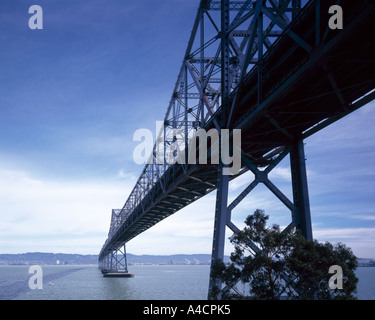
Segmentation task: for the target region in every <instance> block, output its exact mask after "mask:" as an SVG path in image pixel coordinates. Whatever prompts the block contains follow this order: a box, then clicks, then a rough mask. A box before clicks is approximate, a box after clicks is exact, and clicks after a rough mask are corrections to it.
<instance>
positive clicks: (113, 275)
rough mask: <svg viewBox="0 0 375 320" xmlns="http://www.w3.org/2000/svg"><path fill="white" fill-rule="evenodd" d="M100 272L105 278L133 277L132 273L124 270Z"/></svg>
mask: <svg viewBox="0 0 375 320" xmlns="http://www.w3.org/2000/svg"><path fill="white" fill-rule="evenodd" d="M102 273H103V277H105V278H134V273H129V272H125V271H107V272H102Z"/></svg>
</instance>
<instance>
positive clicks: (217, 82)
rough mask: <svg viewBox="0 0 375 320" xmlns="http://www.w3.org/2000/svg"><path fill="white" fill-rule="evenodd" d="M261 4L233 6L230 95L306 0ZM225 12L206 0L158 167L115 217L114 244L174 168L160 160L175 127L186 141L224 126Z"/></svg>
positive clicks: (161, 142) (160, 147)
mask: <svg viewBox="0 0 375 320" xmlns="http://www.w3.org/2000/svg"><path fill="white" fill-rule="evenodd" d="M259 3H261V2H259V1H251V0H248V1H233V2H230V8H229V11H230V12H232V13H233V14H232V17H233V19H232V21H231V23H230V25H229V32H228V34H229V37H228V38H229V44H230V50H229V51H230V52H229V57H228V60H229V81H228V83H227V88H225V90H227V92H229V93H232V92H233V91H234V89H235V88H236V87H237V86H238V84H239V83H240V81H241V79H242V78H243V77H244V75H245V74H246V72H247V71H248V70H250V69H251V68H253V67H254V66H256V65H257V62H258V56H259V48H261V50H260V55H262V54H263V52H264V51H266V50H267V48H269V47H270V46H271V45H272V43H273V42H274V41H275V39H276V38H277V37H278V36H279V35H280V34H281V33H282V32H283V30H284V29H286V28H287V26H288V25H289V23H290V21H291V20H292V18H293V15H295V14H297V13H298V11H299V10H300V7H301V3H300V1H291V0H289V1H275V0H270V1H265V3H264V4H265V5H263V4H262V6H259ZM257 4H258V5H257ZM261 8H263V10H267V11H266V12H267V15H268V16H269V19H264V20H263V21H262V26H260V22H259V13H260V9H261ZM220 12H221V2H220V1H202V2H201V4H200V8H199V12H198V15H197V17H196V20H195V23H194V27H193V31H192V35H191V38H190V41H189V43H188V47H187V50H186V53H185V58H184V62H183V64H182V66H181V69H180V72H179V75H178V78H177V82H176V85H175V88H174V90H173V94H172V98H171V101H170V103H169V106H168V110H167V113H166V116H165V119H164V132H163V133H161V134H160V136H162V134H163V135H164V139H163V138H161V139H158V141H157V143H156V145H155V152H154V156H153V160H152V164H148V165H146V167H145V168H144V170H143V172H142V174H141V176H140V178H139V179H138V181H137V183H136V185H135V187H134V189H133V191H132V192H131V194H130V196H129V198H128V200H127V201H126V203H125V205H124V206H123V208H122V210H121V212H117V214H112V222H111V228H110V232H109V235H108V240H110V239H111V237H112V236H113V235H114V234H115V233H116V231H117V229H118V228H119V227H120V226H121V224H122V223H123V222H124V221H125V220H126V219H127V218H128V216H129V215H130V214H131V213H132V212H133V211H134V209H135V208H136V207H137V206H138V205H140V204H141V202H142V200H143V198H144V196H145V195H146V194H147V193H148V192H149V191H150V190H151V189H152V188H153V186H154V185H155V184H156V183H158V181H160V178H161V177H162V176H163V174H164V173H165V172H166V171H167V170H168V168H169V167H170V164H168V161H167V159H161V160H162V161H160V152H159V153H158V154H159V159H158V157H157V155H156V150H168V145H169V144H172V143H174V142H175V139H176V137H175V136H173V130H174V129H178V130H182V131H183V132H184V136H185V137H190V136H191V131H192V129H194V130H197V129H200V128H205V126H206V124H207V123H208V122H209V121H214V122H216V124H215V126H216V127H217V128H218V129H219V128H221V126H220V125H219V124H218V123H217V120H216V119H215V117H213V115H214V114H215V112H216V111H217V110H218V109H219V107H220V106H221V104H222V86H221V73H222V57H221V22H220V19H221V16H220ZM258 28H261V29H258ZM259 30H262V32H259ZM260 39H261V41H259V40H260ZM261 43H262V45H261ZM160 136H159V138H160ZM188 142H189V141H188V140H186V141H184V143H183V145H181V146H180V152H184V150H186V149H187V148H186V145H187V144H188ZM164 156H165V157H168V155H164ZM158 162H164V163H163V164H158ZM185 169H186V168H185Z"/></svg>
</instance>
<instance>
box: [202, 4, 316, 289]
mask: <svg viewBox="0 0 375 320" xmlns="http://www.w3.org/2000/svg"><path fill="white" fill-rule="evenodd" d="M250 3H251V6H250V7H247V10H248V11H247V12H246V14H247V15H248V16H251V18H250V20H251V22H250V24H249V29H248V39H247V49H246V53H244V54H243V55H242V56H235V55H233V49H232V48H231V45H232V47H235V46H234V45H233V43H231V42H230V39H233V34H234V33H233V23H234V22H235V21H237V20H241V19H242V17H241V16H239V15H240V14H244V11H246V10H244V8H246V4H250ZM266 3H267V1H262V0H258V1H244V2H243V3H242V5H243V7H242V9H243V10H244V11H242V12H241V10H240V13H239V14H238V15H237V16H236V17H235V18H234V20H233V22H232V21H231V19H230V12H231V11H232V10H233V9H234V8H233V2H232V1H229V0H221V3H220V5H221V88H222V89H221V95H222V96H221V101H222V109H223V112H222V114H223V116H222V118H221V121H220V129H230V130H233V129H236V128H235V127H233V122H232V115H233V112H234V109H235V108H236V106H237V102H238V101H237V97H238V96H239V94H240V91H241V81H242V80H243V77H244V75H245V74H246V72H247V70H248V68H249V65H250V64H252V65H253V66H254V67H255V68H256V69H257V74H258V81H257V84H256V86H257V88H256V90H257V93H258V105H260V104H261V103H262V101H263V92H262V91H263V88H262V84H263V72H262V63H263V55H264V51H265V50H266V48H268V47H269V46H270V44H271V41H270V38H271V35H273V36H275V35H277V34H280V33H281V32H282V31H283V29H285V28H286V26H287V25H289V24H290V23H291V21H292V20H293V19H294V18H295V17H296V16H297V15H298V13H299V11H300V9H301V1H296V0H293V1H280V2H278V4H277V1H270V3H271V4H273V5H274V9H275V8H276V7H277V8H278V11H277V13H276V14H275V13H272V12H271V11H270V10H272V8H271V9H270V8H269V7H268V8H267V6H266ZM231 4H232V7H231ZM268 5H269V4H268ZM231 9H232V10H231ZM287 11H289V14H287ZM272 31H273V32H272ZM291 34H292V36H294V38H295V39H296V40H298V41H300V42H301V44H302V45H303V44H304V41H303V40H302V39H300V38H299V37H298V36H297V35H295V34H293V33H292V32H291ZM245 41H246V40H245ZM306 46H307V45H306ZM231 53H232V54H231ZM235 58H237V60H238V61H239V62H238V69H237V70H238V71H237V74H236V76H237V77H238V80H237V81H238V82H239V83H240V86H239V90H238V91H237V92H236V94H235V95H234V98H232V100H230V95H231V93H232V92H231V85H232V84H231V79H233V74H231V70H233V64H232V65H231V64H230V61H231V60H232V61H233V60H234V59H235ZM232 81H233V80H232ZM274 122H276V121H274ZM275 126H277V124H276V123H275ZM279 129H280V131H281V132H282V133H284V134H285V135H286V136H287V137H288V138H290V141H289V143H288V144H286V145H284V146H280V147H279V148H277V149H276V150H274V151H273V153H272V154H269V155H268V159H269V162H268V164H267V166H266V168H265V169H263V170H260V169H259V167H258V166H257V164H255V163H254V162H253V161H252V160H251V159H250V158H249V157H248V156H247V155H246V154H242V156H241V157H242V161H243V163H244V166H245V168H246V170H250V171H251V172H252V173H253V174H254V175H255V179H254V181H249V184H248V185H247V186H246V188H245V189H244V190H243V191H242V192H241V194H240V195H239V196H238V197H237V198H236V199H235V200H234V201H233V202H232V203H230V204H228V192H229V180H230V177H229V176H228V175H225V174H224V172H223V170H224V169H225V167H226V166H225V164H224V163H222V162H221V163H220V164H219V168H218V173H217V191H216V209H215V225H214V234H213V245H212V261H211V265H212V264H213V263H214V262H215V261H216V260H217V259H220V260H224V246H225V239H226V237H225V234H226V227H228V228H229V229H231V230H232V231H233V232H238V231H239V229H238V228H237V227H236V226H235V225H234V223H233V222H232V221H231V213H232V210H233V209H234V208H235V207H236V206H237V205H238V204H239V203H240V202H241V201H242V200H243V199H244V198H245V197H246V196H247V195H248V194H249V193H250V192H251V191H252V190H253V189H254V188H255V187H256V185H258V184H259V183H263V184H264V185H265V186H266V187H267V188H268V189H269V190H270V191H271V192H272V193H274V194H275V195H276V197H277V198H278V199H279V200H280V201H281V202H282V203H284V204H285V206H287V207H288V208H289V209H290V211H291V215H292V222H291V224H290V225H289V226H288V228H291V227H297V228H298V229H300V230H301V231H302V234H303V235H304V236H305V237H306V238H308V239H312V238H313V235H312V227H311V217H310V205H309V194H308V185H307V175H306V164H305V153H304V144H303V140H302V139H295V138H293V137H291V136H290V135H289V134H288V133H287V131H286V130H282V129H281V128H280V127H279ZM288 154H289V155H290V163H291V175H292V188H293V201H291V200H289V199H288V198H287V197H286V196H285V195H284V194H283V193H282V192H281V191H280V190H279V189H278V188H277V187H276V186H275V185H274V184H273V183H272V182H271V181H270V180H269V177H268V176H269V173H270V172H271V171H272V169H274V168H275V167H276V165H277V164H278V163H280V162H281V161H282V160H283V159H284V158H285V157H286V156H287V155H288ZM273 156H276V157H275V158H273ZM271 159H272V160H271ZM232 178H233V177H232ZM253 249H254V252H258V251H259V250H260V249H259V248H257V247H256V245H255V244H254V245H253ZM213 286H216V287H218V288H219V289H220V288H221V283H220V282H218V281H217V280H215V279H212V278H211V279H210V284H209V292H210V291H211V289H212V288H213Z"/></svg>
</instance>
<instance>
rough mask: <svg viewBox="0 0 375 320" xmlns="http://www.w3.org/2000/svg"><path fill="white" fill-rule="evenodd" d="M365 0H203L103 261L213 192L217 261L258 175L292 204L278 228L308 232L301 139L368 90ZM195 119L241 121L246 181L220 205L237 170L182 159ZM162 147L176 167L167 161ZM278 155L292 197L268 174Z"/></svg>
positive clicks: (370, 22) (234, 125)
mask: <svg viewBox="0 0 375 320" xmlns="http://www.w3.org/2000/svg"><path fill="white" fill-rule="evenodd" d="M332 5H341V6H342V7H343V10H344V13H345V20H344V21H345V27H344V29H343V30H331V29H330V28H329V26H328V21H329V19H330V18H331V15H330V14H329V13H328V11H329V7H330V6H332ZM373 8H375V1H370V0H369V1H352V0H351V1H350V0H341V1H337V0H335V1H333V0H332V1H328V0H324V1H321V0H315V1H308V2H307V1H300V0H247V1H229V0H221V1H210V0H201V3H200V6H199V9H198V14H197V17H196V19H195V22H194V26H193V30H192V33H191V37H190V40H189V43H188V47H187V50H186V52H185V56H184V60H183V63H182V66H181V69H180V72H179V75H178V78H177V82H176V85H175V87H174V90H173V93H172V98H171V100H170V103H169V105H168V109H167V113H166V116H165V119H164V127H163V129H162V131H161V133H160V136H159V139H158V140H157V142H156V144H155V146H154V152H153V154H152V155H151V158H150V160H151V161H150V164H148V165H146V166H145V168H144V170H143V171H142V174H141V176H140V178H139V179H138V181H137V183H136V186H135V187H134V189H133V191H132V192H131V194H130V196H129V198H128V200H127V201H126V203H125V205H124V206H123V208H122V209H121V210H114V211H113V213H112V221H111V228H110V232H109V234H108V239H107V240H106V242H105V244H104V246H103V248H102V250H101V252H100V257H99V262H100V265H101V267H102V268H103V267H107V266H108V265H110V266H111V267H113V264H111V263H109V262H108V261H109V260H110V259H112V257H113V255H114V253H116V252H117V251H118V248H121V247H122V246H124V244H125V243H126V242H128V241H129V240H131V239H132V238H134V237H135V236H137V235H138V234H139V233H141V232H143V231H145V230H147V229H148V228H150V227H152V226H153V225H155V224H156V223H158V222H159V221H161V220H163V219H165V218H166V217H168V216H169V215H171V214H173V213H175V212H176V211H178V210H180V209H181V208H183V207H185V206H187V205H189V204H190V203H192V202H194V201H196V200H197V199H199V198H201V197H203V196H204V195H206V194H208V193H210V192H212V191H213V190H215V189H216V190H217V191H216V192H217V196H216V210H215V227H214V235H213V249H212V260H213V261H214V260H216V259H222V258H223V255H224V245H225V233H226V228H227V227H228V228H229V229H230V230H231V231H233V232H238V228H237V227H236V226H235V224H234V223H233V222H232V221H231V215H232V211H233V209H234V208H235V207H236V206H237V205H238V204H239V203H240V202H241V201H242V200H243V199H244V198H245V197H246V196H247V195H248V194H249V193H250V192H251V191H252V190H253V189H254V188H255V187H256V186H257V185H258V184H259V183H263V184H264V185H265V186H266V187H267V188H268V189H269V190H270V191H271V192H272V193H273V194H274V195H275V196H276V197H277V198H278V199H279V200H280V201H281V202H282V203H283V204H284V205H285V206H286V207H287V208H288V209H289V210H290V212H291V223H290V225H289V226H288V227H287V228H291V227H296V228H298V229H300V230H301V231H302V233H303V235H304V236H305V237H306V238H309V239H312V238H313V234H312V227H311V217H310V206H309V196H308V185H307V177H306V164H305V155H304V143H303V141H304V139H306V138H307V137H309V136H311V135H312V134H314V133H316V132H318V131H319V130H321V129H323V128H325V127H326V126H328V125H330V124H331V123H333V122H335V121H337V120H339V119H341V118H343V117H345V116H346V115H348V114H349V113H351V112H353V111H354V110H357V109H358V108H360V107H362V106H364V105H365V104H367V103H368V102H370V101H372V100H373V99H374V98H375V93H374V92H373V91H372V90H373V89H374V88H375V77H374V74H375V73H374V72H375V59H374V53H375V41H374V37H373V36H372V35H371V30H373V29H374V26H375V14H374V10H373ZM200 128H202V129H205V130H206V131H208V130H210V129H213V128H214V129H217V130H218V131H220V130H221V129H229V130H233V129H241V132H242V146H241V152H242V155H241V158H242V169H241V171H240V173H239V174H238V175H237V176H239V175H241V174H242V173H244V172H246V171H249V170H250V171H251V172H252V173H253V174H254V176H255V179H254V180H253V181H249V184H248V185H247V186H246V188H244V190H243V191H242V192H241V193H240V194H239V195H238V196H237V198H236V199H235V200H234V201H232V202H231V203H230V204H228V190H229V181H230V180H232V179H234V178H236V177H237V176H227V175H224V174H223V169H225V165H224V164H223V163H220V164H219V165H217V164H211V163H210V161H209V162H208V163H209V164H207V165H203V164H189V163H188V161H187V159H188V154H187V150H188V147H187V146H188V144H189V137H190V136H191V133H192V132H193V131H194V130H197V129H200ZM174 129H178V130H179V132H180V133H181V132H183V133H184V135H183V137H184V138H183V139H178V134H177V133H176V131H173V130H174ZM171 145H177V147H176V148H175V150H176V151H178V152H179V153H180V155H181V156H182V158H185V163H184V164H178V163H173V161H172V164H168V163H171V162H168V161H166V160H168V159H169V160H170V158H171V157H172V155H171V154H168V152H167V150H168V147H169V146H171ZM160 151H162V152H160ZM288 155H289V158H290V164H291V165H290V167H291V176H292V189H293V199H288V197H287V196H285V195H284V194H283V193H282V192H281V191H280V190H279V189H278V188H277V187H276V186H275V185H274V184H273V183H272V181H271V180H270V179H269V173H270V172H271V171H272V170H273V169H274V168H275V167H276V166H277V165H278V164H279V163H280V162H281V161H282V160H283V159H284V158H285V157H287V156H288ZM209 160H210V159H209ZM252 247H253V250H254V252H257V251H259V248H257V246H256V245H255V244H253V245H252ZM124 252H125V251H124ZM124 255H125V254H124ZM214 284H216V285H219V286H220V284H219V283H215V282H214V281H213V280H211V281H210V288H211V287H212V286H213V285H214Z"/></svg>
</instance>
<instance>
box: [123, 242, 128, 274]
mask: <svg viewBox="0 0 375 320" xmlns="http://www.w3.org/2000/svg"><path fill="white" fill-rule="evenodd" d="M124 259H125V261H124V264H125V272H126V273H128V272H129V271H128V259H127V258H126V245H125V243H124Z"/></svg>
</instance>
